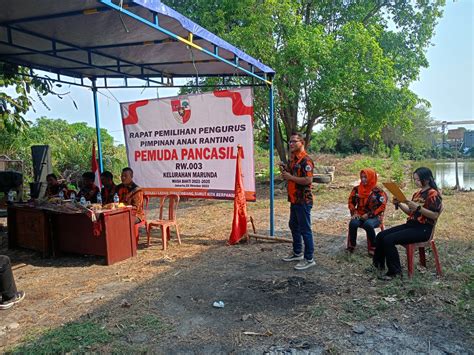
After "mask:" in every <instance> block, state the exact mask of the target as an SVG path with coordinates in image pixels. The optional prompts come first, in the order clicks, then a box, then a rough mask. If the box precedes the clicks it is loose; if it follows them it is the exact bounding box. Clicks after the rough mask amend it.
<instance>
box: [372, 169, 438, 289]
mask: <svg viewBox="0 0 474 355" xmlns="http://www.w3.org/2000/svg"><path fill="white" fill-rule="evenodd" d="M413 180H414V182H415V185H416V186H417V187H418V188H419V190H418V191H416V192H415V193H414V194H413V197H412V199H411V201H407V202H405V203H402V202H400V201H398V200H397V199H395V198H394V199H393V203H394V204H395V208H400V209H401V210H402V211H403V212H404V213H405V214H407V215H408V219H407V222H406V223H405V224H402V225H399V226H395V227H393V228H390V229H386V230H384V231H382V232H380V233H379V234H377V237H376V238H375V255H374V258H373V265H374V267H376V268H377V269H378V270H380V271H382V270H384V269H385V264H386V265H387V268H388V271H387V273H386V274H385V275H383V276H381V277H380V278H381V279H383V280H390V279H392V278H394V277H396V276H397V275H401V273H402V267H401V264H400V256H399V255H398V251H397V248H396V245H402V244H411V243H421V242H426V241H427V240H429V239H430V236H431V232H432V230H433V226H434V224H435V220H436V219H438V217H439V214H440V212H441V210H442V197H441V193H440V192H439V190H438V187H437V186H436V183H435V181H434V178H433V173H432V172H431V170H430V169H428V168H425V167H421V168H418V169H416V170H415V171H414V173H413Z"/></svg>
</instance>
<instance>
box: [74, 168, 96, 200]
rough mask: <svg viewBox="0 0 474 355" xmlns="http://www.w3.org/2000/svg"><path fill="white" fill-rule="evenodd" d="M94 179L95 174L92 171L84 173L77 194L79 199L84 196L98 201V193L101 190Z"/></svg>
mask: <svg viewBox="0 0 474 355" xmlns="http://www.w3.org/2000/svg"><path fill="white" fill-rule="evenodd" d="M94 180H95V174H94V173H93V172H92V171H87V172H85V173H84V174H82V187H81V189H80V190H79V193H78V194H77V198H78V199H80V198H81V197H83V196H84V198H85V199H86V201H90V202H91V203H97V194H98V193H99V192H100V189H99V188H98V187H97V186H96V185H95V184H94Z"/></svg>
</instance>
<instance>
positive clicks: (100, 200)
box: [97, 192, 102, 204]
mask: <svg viewBox="0 0 474 355" xmlns="http://www.w3.org/2000/svg"><path fill="white" fill-rule="evenodd" d="M97 203H100V204H102V195H101V194H100V192H99V193H98V194H97Z"/></svg>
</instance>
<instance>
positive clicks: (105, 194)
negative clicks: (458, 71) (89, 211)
mask: <svg viewBox="0 0 474 355" xmlns="http://www.w3.org/2000/svg"><path fill="white" fill-rule="evenodd" d="M100 181H101V182H102V185H104V187H103V188H102V191H101V195H102V203H103V204H104V205H106V204H108V203H113V202H114V195H115V193H116V192H117V186H116V185H115V184H114V176H113V175H112V173H111V172H110V171H104V172H103V173H102V174H100Z"/></svg>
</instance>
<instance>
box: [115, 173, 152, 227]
mask: <svg viewBox="0 0 474 355" xmlns="http://www.w3.org/2000/svg"><path fill="white" fill-rule="evenodd" d="M120 179H121V180H122V183H121V184H120V185H117V190H116V191H117V194H118V196H119V199H120V202H123V203H124V204H126V205H132V206H133V207H135V208H136V209H137V212H136V213H137V214H136V217H137V219H136V220H135V224H137V223H140V222H141V221H143V220H144V219H145V212H144V211H143V191H142V189H140V187H139V186H138V185H137V184H135V183H134V182H133V170H132V169H131V168H123V169H122V175H120Z"/></svg>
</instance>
